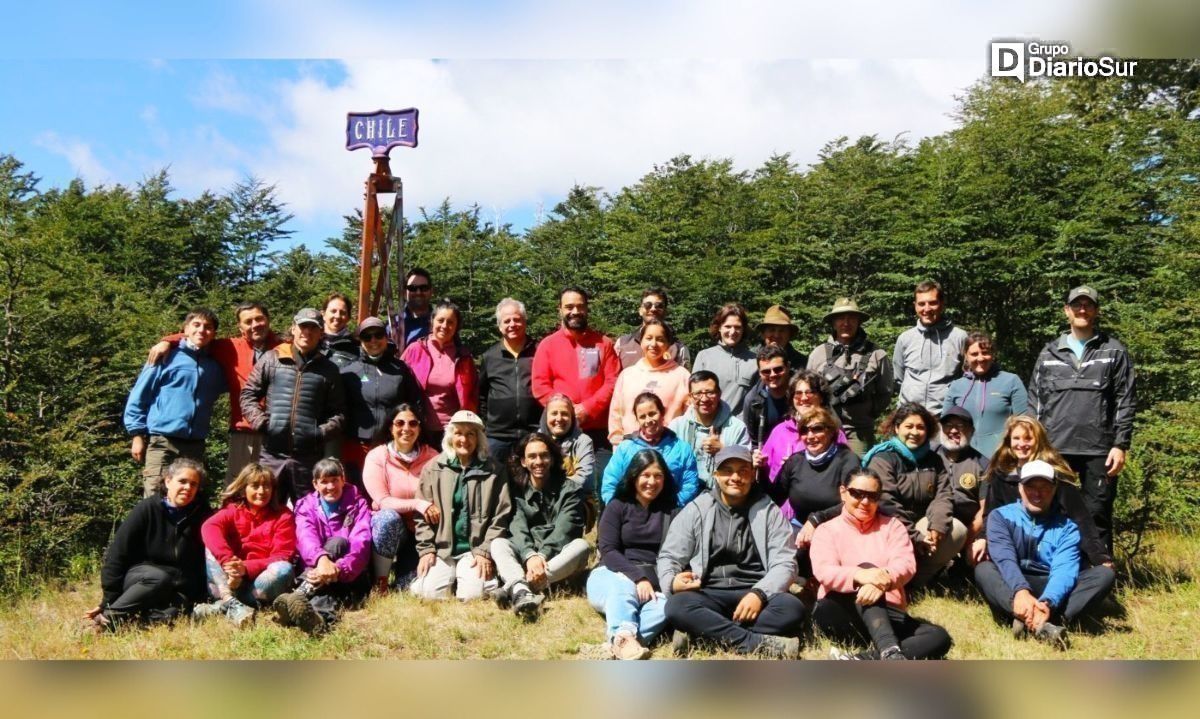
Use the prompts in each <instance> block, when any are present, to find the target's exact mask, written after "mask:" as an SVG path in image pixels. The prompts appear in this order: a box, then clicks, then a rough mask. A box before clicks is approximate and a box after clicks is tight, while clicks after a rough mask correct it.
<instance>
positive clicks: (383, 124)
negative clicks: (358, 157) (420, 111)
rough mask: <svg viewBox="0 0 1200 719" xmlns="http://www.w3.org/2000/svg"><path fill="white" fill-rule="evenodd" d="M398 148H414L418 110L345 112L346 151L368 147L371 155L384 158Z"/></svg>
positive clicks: (413, 108) (411, 108)
mask: <svg viewBox="0 0 1200 719" xmlns="http://www.w3.org/2000/svg"><path fill="white" fill-rule="evenodd" d="M397 145H403V146H405V147H416V146H417V109H416V108H415V107H410V108H407V109H404V110H376V111H375V112H348V113H346V149H347V150H357V149H359V148H360V147H369V148H371V154H372V156H374V157H376V158H380V157H387V156H388V152H390V151H391V149H392V148H393V147H396V146H397Z"/></svg>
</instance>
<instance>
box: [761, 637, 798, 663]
mask: <svg viewBox="0 0 1200 719" xmlns="http://www.w3.org/2000/svg"><path fill="white" fill-rule="evenodd" d="M755 653H756V654H759V655H761V656H763V657H766V658H767V659H799V658H800V638H799V637H777V636H775V635H774V634H764V635H762V641H760V642H759V643H758V648H757V649H756V650H755Z"/></svg>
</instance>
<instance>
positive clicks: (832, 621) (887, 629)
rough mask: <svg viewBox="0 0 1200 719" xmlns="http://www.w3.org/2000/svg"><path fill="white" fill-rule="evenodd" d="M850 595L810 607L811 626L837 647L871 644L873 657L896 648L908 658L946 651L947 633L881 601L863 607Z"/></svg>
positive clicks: (828, 598)
mask: <svg viewBox="0 0 1200 719" xmlns="http://www.w3.org/2000/svg"><path fill="white" fill-rule="evenodd" d="M854 599H855V595H854V594H840V593H830V594H826V595H825V596H824V597H823V598H822V599H821V601H819V602H817V605H816V606H815V607H814V608H813V624H815V625H816V627H817V628H818V629H820V630H821V633H822V634H824V635H825V636H827V637H829V638H830V639H832V640H833V641H834V642H835V643H837V644H853V645H861V644H864V643H869V644H874V646H875V654H876V656H878V654H879V652H881V651H883V650H884V649H887V648H888V647H895V646H898V647H900V651H901V652H903V653H904V656H906V657H908V658H909V659H941V658H942V657H944V656H946V652H948V651H950V645H951V644H952V641H951V639H950V634H949V633H948V632H947V631H946V630H945V629H943V628H941V627H939V626H938V625H936V624H930V623H929V622H922V621H920V620H919V619H914V618H912V617H910V616H909V615H908V614H907V613H906V612H904V611H903V610H900V609H897V608H895V607H889V606H888V605H887V604H886V603H885V602H884V600H883V599H880V600H879V601H878V602H876V603H875V604H872V605H870V606H863V605H861V604H858V603H856V602H855V601H854Z"/></svg>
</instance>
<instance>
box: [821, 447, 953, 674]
mask: <svg viewBox="0 0 1200 719" xmlns="http://www.w3.org/2000/svg"><path fill="white" fill-rule="evenodd" d="M882 490H883V481H882V480H881V479H880V478H879V476H878V475H876V474H875V473H874V472H872V471H871V470H869V469H868V470H858V471H856V472H854V473H852V474H851V475H850V476H849V477H847V478H846V482H845V484H844V485H843V486H841V487H840V488H839V489H838V493H839V495H840V496H841V499H842V512H841V514H840V515H838V517H837V518H835V519H833V520H831V521H828V522H825V523H824V524H822V525H821V526H820V527H818V528H817V530H816V532H814V533H813V538H812V548H811V549H810V555H811V557H812V567H813V574H814V576H815V577H816V578H817V580H818V581H819V582H820V583H821V589H820V593H819V595H818V601H817V605H816V607H815V608H814V609H813V624H814V625H815V626H816V627H817V628H818V629H820V630H821V633H822V634H824V635H825V636H827V637H829V638H831V639H832V640H833V641H835V642H837V643H839V644H858V645H861V644H862V643H864V642H866V643H868V644H869V646H870V647H871V649H870V650H868V651H867V652H865V653H863V654H857V655H851V654H848V653H846V652H844V651H840V650H838V649H834V650H833V651H832V653H831V654H832V656H833V658H835V659H940V658H942V657H944V656H946V652H948V651H950V644H951V640H950V635H949V634H948V633H947V632H946V630H945V629H943V628H941V627H939V626H937V625H936V624H930V623H929V622H924V621H921V620H919V619H914V618H913V617H911V616H909V615H908V613H907V612H905V607H906V606H907V597H906V596H905V592H904V586H905V584H906V583H907V582H908V581H909V580H910V579H911V578H912V576H913V573H914V572H915V571H916V568H917V567H916V562H915V561H914V559H913V548H912V542H911V540H910V539H909V535H908V530H907V529H906V528H905V526H904V523H903V522H901V521H900V520H899V519H896V518H894V517H888V516H886V515H884V514H882V513H880V512H879V503H880V499H881V497H882V494H883V491H882Z"/></svg>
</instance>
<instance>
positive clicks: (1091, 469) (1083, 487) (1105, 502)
mask: <svg viewBox="0 0 1200 719" xmlns="http://www.w3.org/2000/svg"><path fill="white" fill-rule="evenodd" d="M1063 459H1065V460H1067V464H1069V465H1071V469H1072V471H1074V472H1075V474H1078V475H1079V491H1080V494H1082V495H1083V503H1084V504H1086V505H1087V508H1088V513H1089V514H1091V515H1092V521H1093V522H1095V523H1096V531H1097V532H1099V534H1100V541H1102V542H1104V546H1106V547H1108V553H1109V554H1112V551H1113V526H1112V524H1113V521H1112V516H1113V503H1114V502H1116V500H1117V477H1109V476H1108V470H1106V469H1105V468H1104V462H1105V461H1106V460H1107V459H1108V457H1107V456H1101V457H1092V456H1089V455H1085V454H1064V455H1063Z"/></svg>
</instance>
